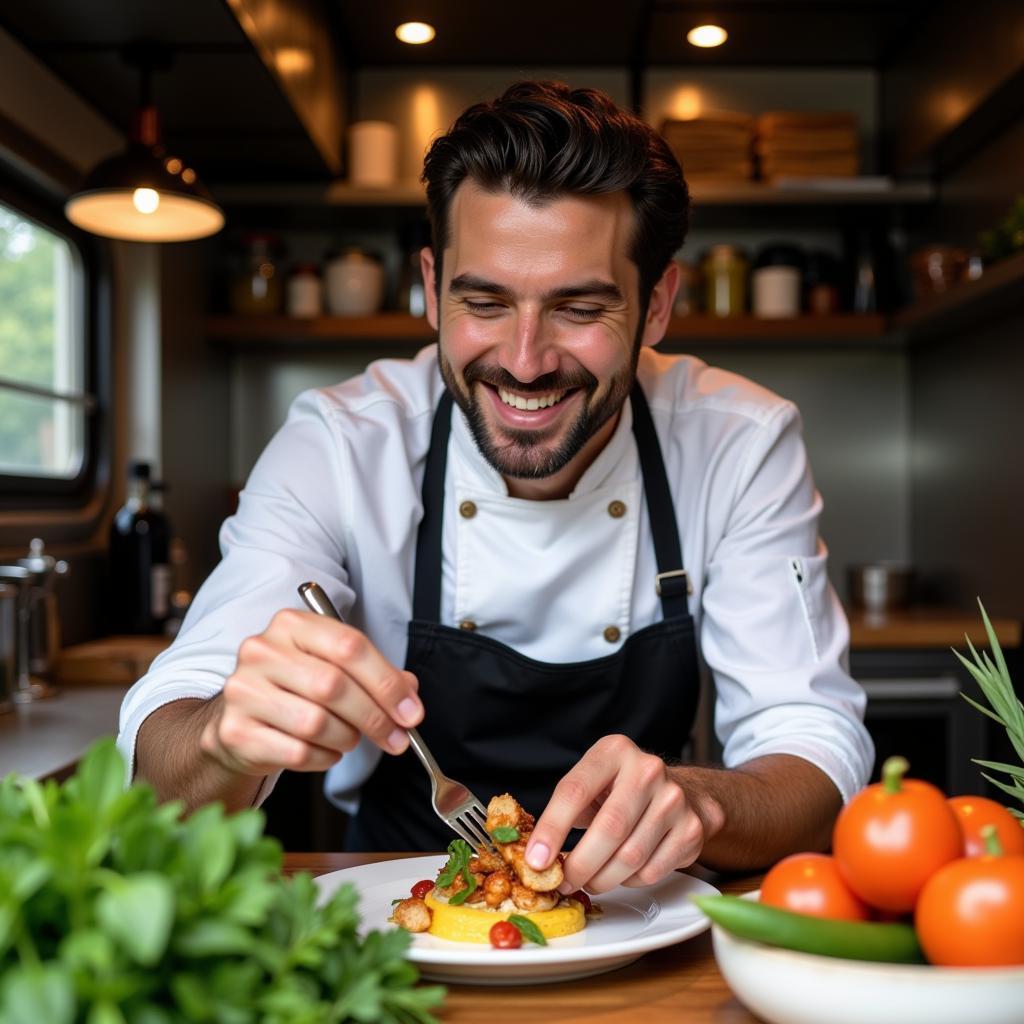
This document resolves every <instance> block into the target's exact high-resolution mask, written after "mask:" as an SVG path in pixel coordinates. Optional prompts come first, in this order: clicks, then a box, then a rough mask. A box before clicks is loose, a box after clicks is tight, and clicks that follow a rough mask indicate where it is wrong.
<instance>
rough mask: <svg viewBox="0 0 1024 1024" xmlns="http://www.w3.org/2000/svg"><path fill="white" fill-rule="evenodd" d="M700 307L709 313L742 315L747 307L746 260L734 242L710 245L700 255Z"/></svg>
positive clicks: (713, 314)
mask: <svg viewBox="0 0 1024 1024" xmlns="http://www.w3.org/2000/svg"><path fill="white" fill-rule="evenodd" d="M701 269H702V271H703V273H704V309H705V311H706V312H707V313H708V315H709V316H742V315H743V313H744V312H745V311H746V308H747V261H746V259H745V258H744V256H743V253H742V252H741V251H740V250H739V249H737V248H736V246H734V245H713V246H712V247H711V248H710V249H709V250H708V253H707V255H706V256H705V257H704V261H703V264H702V266H701Z"/></svg>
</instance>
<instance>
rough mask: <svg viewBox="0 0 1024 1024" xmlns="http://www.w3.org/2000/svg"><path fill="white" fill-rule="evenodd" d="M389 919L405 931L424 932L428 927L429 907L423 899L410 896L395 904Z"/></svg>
mask: <svg viewBox="0 0 1024 1024" xmlns="http://www.w3.org/2000/svg"><path fill="white" fill-rule="evenodd" d="M391 920H392V921H394V922H395V924H397V925H398V927H399V928H404V929H405V930H406V931H407V932H425V931H426V930H427V929H428V928H429V927H430V908H429V907H428V906H427V905H426V903H424V902H423V900H421V899H417V898H416V897H415V896H410V897H409V899H407V900H402V902H401V903H396V904H395V909H394V910H393V911H392V912H391Z"/></svg>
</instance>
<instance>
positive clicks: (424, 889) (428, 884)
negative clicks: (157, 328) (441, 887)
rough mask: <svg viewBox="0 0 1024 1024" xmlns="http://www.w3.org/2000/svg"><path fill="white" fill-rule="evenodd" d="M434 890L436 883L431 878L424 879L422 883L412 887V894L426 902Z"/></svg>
mask: <svg viewBox="0 0 1024 1024" xmlns="http://www.w3.org/2000/svg"><path fill="white" fill-rule="evenodd" d="M433 888H434V883H433V882H432V881H431V880H430V879H429V878H424V879H423V881H422V882H417V883H416V884H415V885H414V886H413V887H412V894H413V896H415V897H416V899H418V900H425V899H426V898H427V893H428V892H430V891H431V890H432V889H433Z"/></svg>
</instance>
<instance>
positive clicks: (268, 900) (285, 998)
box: [0, 740, 444, 1024]
mask: <svg viewBox="0 0 1024 1024" xmlns="http://www.w3.org/2000/svg"><path fill="white" fill-rule="evenodd" d="M125 777H126V769H125V764H124V761H123V759H122V758H121V755H120V754H119V753H118V751H117V749H116V747H115V746H114V743H113V741H112V740H102V741H100V742H99V743H97V744H96V745H95V746H93V747H92V749H91V750H90V751H89V752H88V753H87V754H86V756H85V758H84V759H83V760H82V762H81V765H80V766H79V769H78V771H77V772H76V774H75V775H74V776H73V777H72V778H70V779H68V780H67V781H66V782H64V783H63V784H61V785H58V784H57V783H56V782H55V781H52V780H51V781H47V782H46V783H42V784H41V783H39V782H36V781H35V780H33V779H29V778H23V777H20V776H18V775H14V774H12V775H8V776H7V778H5V779H4V780H2V781H0V1021H4V1022H5V1024H37V1022H43V1021H45V1022H46V1024H80V1022H84V1021H88V1022H89V1024H126V1022H131V1024H177V1022H183V1021H196V1022H199V1021H222V1022H230V1024H309V1022H313V1021H315V1022H321V1021H322V1022H331V1024H341V1022H346V1021H360V1022H368V1021H374V1022H377V1021H380V1022H389V1024H407V1022H416V1024H428V1022H433V1021H434V1020H435V1018H434V1017H433V1016H432V1014H431V1013H430V1010H431V1008H432V1007H436V1006H438V1005H439V1004H440V1003H441V1001H442V999H443V997H444V990H443V989H442V988H440V987H430V988H421V987H417V985H416V981H417V977H418V974H417V971H416V969H415V968H414V967H413V965H412V964H410V963H409V962H408V961H407V960H406V959H405V955H404V954H405V951H406V949H407V947H408V945H409V942H410V936H409V934H408V933H407V932H404V931H402V930H401V929H394V930H390V931H385V932H377V931H368V932H365V933H364V934H362V935H360V934H359V933H358V932H357V926H358V923H359V917H358V913H357V906H356V904H357V900H358V895H357V892H356V889H355V888H354V887H353V886H351V885H343V886H341V887H340V888H339V889H338V890H337V891H336V892H335V893H334V894H333V896H331V898H330V899H328V900H326V901H324V902H322V903H321V902H320V899H319V893H318V890H317V888H316V886H315V885H314V883H313V879H312V877H311V876H310V875H309V874H306V873H303V874H298V875H295V876H294V877H293V878H284V877H283V876H282V874H281V856H282V855H281V847H280V844H279V843H278V842H277V841H276V840H274V839H271V838H268V837H266V836H264V835H263V815H262V813H261V812H260V811H257V810H247V811H242V812H241V813H239V814H233V815H225V814H224V812H223V810H222V809H221V807H220V805H219V804H213V805H210V806H207V807H203V808H201V809H200V810H199V811H197V812H196V813H195V814H193V815H192V816H191V817H189V818H187V819H184V820H183V819H182V806H181V805H180V804H178V803H169V804H163V805H158V804H157V801H156V797H155V795H154V793H153V790H152V788H151V787H150V786H148V785H145V784H135V785H132V786H131V787H129V788H127V789H126V788H125Z"/></svg>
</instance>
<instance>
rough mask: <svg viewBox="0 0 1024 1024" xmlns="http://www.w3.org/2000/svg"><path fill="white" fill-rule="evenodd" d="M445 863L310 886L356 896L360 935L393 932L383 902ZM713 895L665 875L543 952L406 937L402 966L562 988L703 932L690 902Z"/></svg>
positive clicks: (349, 873)
mask: <svg viewBox="0 0 1024 1024" xmlns="http://www.w3.org/2000/svg"><path fill="white" fill-rule="evenodd" d="M446 860H447V858H446V857H412V858H408V859H405V860H388V861H380V862H379V863H376V864H364V865H362V866H361V867H357V868H346V869H344V870H343V871H332V872H331V873H330V874H327V875H321V876H320V877H319V878H317V879H316V884H317V885H318V886H319V887H320V890H321V891H322V893H323V894H324V896H327V895H329V894H330V893H332V892H334V890H335V889H337V888H338V886H339V885H342V884H344V883H345V882H351V883H352V884H353V885H355V886H356V888H357V889H358V890H359V916H360V917H361V918H362V926H361V927H362V928H363V929H364V930H365V931H370V930H374V929H375V930H378V931H380V930H381V929H385V928H390V927H393V926H392V925H390V924H389V923H388V917H390V915H391V901H392V900H394V899H399V898H401V897H404V896H407V895H408V894H409V889H410V888H411V887H412V886H413V885H414V884H415V883H416V882H418V881H419V880H420V879H422V878H435V877H436V876H437V873H438V871H439V870H440V869H441V867H442V865H443V864H444V863H445V861H446ZM717 892H718V890H717V889H716V888H715V887H714V886H712V885H708V884H707V882H702V881H700V880H699V879H697V878H691V877H690V876H689V875H683V874H679V873H677V872H673V874H671V875H670V876H669V877H668V878H666V879H664V880H663V881H661V882H659V883H658V884H657V885H652V886H648V887H647V888H645V889H626V888H622V887H620V888H618V889H615V890H614V891H613V892H610V893H605V894H602V895H601V896H598V897H596V900H597V902H598V903H600V905H601V907H602V908H603V909H604V914H603V916H601V917H599V918H595V919H591V920H590V921H588V922H587V926H586V928H584V929H583V931H581V932H577V933H576V934H575V935H567V936H566V937H565V938H563V939H550V940H549V941H548V944H547V945H546V946H534V945H532V944H527V946H526V947H524V948H520V949H492V948H491V947H490V946H486V945H483V944H482V943H481V944H477V943H471V942H450V941H448V940H447V939H438V938H435V937H434V936H433V935H426V934H419V935H414V936H413V940H412V945H411V946H410V948H409V959H410V960H411V961H412V962H413V963H414V964H416V966H417V967H419V969H420V973H421V974H422V975H423V977H425V978H430V979H432V980H434V981H447V982H456V983H458V984H463V985H467V984H468V985H530V984H533V983H535V982H546V981H568V980H569V979H571V978H586V977H588V976H590V975H592V974H601V973H603V972H604V971H612V970H615V968H617V967H625V965H626V964H629V963H632V962H633V961H634V960H636V959H638V958H639V957H641V956H642V955H643V954H644V953H649V952H650V951H651V950H652V949H661V947H662V946H671V945H673V944H674V943H676V942H682V941H683V939H688V938H690V937H691V936H693V935H698V934H700V933H701V932H702V931H704V930H705V929H706V928H707V927H708V923H709V922H708V919H707V918H706V917H705V916H704V915H703V914H702V913H701V912H700V911H699V910H698V909H697V907H696V906H695V905H694V904H693V903H691V902H690V897H691V896H704V895H712V894H715V893H717Z"/></svg>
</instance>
